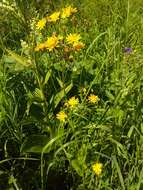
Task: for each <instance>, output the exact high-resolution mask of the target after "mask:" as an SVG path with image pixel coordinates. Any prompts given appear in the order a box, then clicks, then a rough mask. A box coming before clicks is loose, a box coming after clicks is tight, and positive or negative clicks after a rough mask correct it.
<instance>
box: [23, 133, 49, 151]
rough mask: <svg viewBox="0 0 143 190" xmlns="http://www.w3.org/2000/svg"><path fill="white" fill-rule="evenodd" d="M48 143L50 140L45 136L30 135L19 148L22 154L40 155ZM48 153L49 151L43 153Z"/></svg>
mask: <svg viewBox="0 0 143 190" xmlns="http://www.w3.org/2000/svg"><path fill="white" fill-rule="evenodd" d="M49 141H50V138H49V137H48V136H46V135H31V136H29V137H27V138H26V139H25V141H24V142H23V144H22V146H21V152H22V153H28V152H30V153H41V152H42V151H43V148H44V147H45V146H46V144H47V143H48V142H49ZM47 152H49V149H47V150H45V152H44V153H47Z"/></svg>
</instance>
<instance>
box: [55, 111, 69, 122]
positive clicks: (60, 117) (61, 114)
mask: <svg viewBox="0 0 143 190" xmlns="http://www.w3.org/2000/svg"><path fill="white" fill-rule="evenodd" d="M67 117H68V116H67V114H66V113H65V112H64V111H60V112H59V113H58V114H57V115H56V118H57V119H58V120H59V121H61V122H65V120H66V118H67Z"/></svg>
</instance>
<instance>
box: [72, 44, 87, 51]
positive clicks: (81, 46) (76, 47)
mask: <svg viewBox="0 0 143 190" xmlns="http://www.w3.org/2000/svg"><path fill="white" fill-rule="evenodd" d="M84 46H85V44H84V43H82V42H77V43H74V44H73V48H74V50H76V51H79V50H80V49H81V48H84Z"/></svg>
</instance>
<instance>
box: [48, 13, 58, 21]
mask: <svg viewBox="0 0 143 190" xmlns="http://www.w3.org/2000/svg"><path fill="white" fill-rule="evenodd" d="M59 17H60V12H59V11H57V12H54V13H53V14H51V15H50V16H49V17H47V19H48V21H50V22H56V21H57V20H59Z"/></svg>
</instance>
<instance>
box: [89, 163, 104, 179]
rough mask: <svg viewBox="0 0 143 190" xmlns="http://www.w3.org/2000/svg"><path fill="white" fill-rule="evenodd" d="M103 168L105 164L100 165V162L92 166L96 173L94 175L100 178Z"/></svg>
mask: <svg viewBox="0 0 143 190" xmlns="http://www.w3.org/2000/svg"><path fill="white" fill-rule="evenodd" d="M102 168H103V164H102V163H99V162H96V163H94V164H93V165H92V169H93V171H94V173H95V174H96V175H97V176H99V175H100V174H101V172H102Z"/></svg>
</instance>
